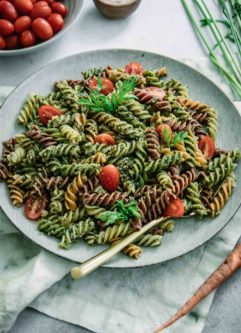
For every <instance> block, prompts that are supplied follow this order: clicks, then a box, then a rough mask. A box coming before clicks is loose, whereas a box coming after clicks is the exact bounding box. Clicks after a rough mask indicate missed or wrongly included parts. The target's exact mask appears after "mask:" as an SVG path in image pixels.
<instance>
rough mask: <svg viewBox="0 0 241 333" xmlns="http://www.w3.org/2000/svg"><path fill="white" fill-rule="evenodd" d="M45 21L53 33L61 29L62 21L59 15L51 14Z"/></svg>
mask: <svg viewBox="0 0 241 333" xmlns="http://www.w3.org/2000/svg"><path fill="white" fill-rule="evenodd" d="M47 21H48V22H49V24H50V25H51V27H52V29H53V32H54V33H56V32H59V31H60V30H62V29H63V26H64V19H63V17H62V16H61V15H60V14H57V13H53V14H51V15H50V16H49V18H48V20H47Z"/></svg>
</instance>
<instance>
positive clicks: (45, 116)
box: [38, 105, 63, 126]
mask: <svg viewBox="0 0 241 333" xmlns="http://www.w3.org/2000/svg"><path fill="white" fill-rule="evenodd" d="M62 114H63V113H62V112H61V111H60V110H58V109H56V108H55V107H53V106H51V105H42V106H41V107H40V108H39V110H38V116H39V119H40V121H41V123H42V124H43V125H44V126H47V124H48V122H49V120H51V119H52V118H53V117H55V116H61V115H62Z"/></svg>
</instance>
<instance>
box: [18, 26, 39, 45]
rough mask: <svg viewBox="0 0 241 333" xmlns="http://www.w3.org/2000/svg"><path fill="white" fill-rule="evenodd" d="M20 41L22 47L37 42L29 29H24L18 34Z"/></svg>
mask: <svg viewBox="0 0 241 333" xmlns="http://www.w3.org/2000/svg"><path fill="white" fill-rule="evenodd" d="M20 42H21V44H22V46H23V47H30V46H33V45H35V44H36V43H37V38H36V36H35V34H34V33H33V32H32V31H31V30H25V31H23V32H22V33H21V35H20Z"/></svg>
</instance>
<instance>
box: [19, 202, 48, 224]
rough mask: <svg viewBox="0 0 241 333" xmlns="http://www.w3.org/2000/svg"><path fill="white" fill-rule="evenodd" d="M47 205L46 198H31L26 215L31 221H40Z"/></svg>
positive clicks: (25, 208) (26, 204)
mask: <svg viewBox="0 0 241 333" xmlns="http://www.w3.org/2000/svg"><path fill="white" fill-rule="evenodd" d="M46 205H47V200H46V199H45V198H42V197H41V198H36V199H33V198H32V197H29V198H28V199H27V201H26V203H25V207H24V214H25V216H26V217H27V218H28V219H30V220H38V219H39V218H40V217H41V215H42V213H43V211H44V209H45V207H46Z"/></svg>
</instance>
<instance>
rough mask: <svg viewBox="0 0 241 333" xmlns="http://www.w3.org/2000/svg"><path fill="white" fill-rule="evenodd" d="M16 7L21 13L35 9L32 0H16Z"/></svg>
mask: <svg viewBox="0 0 241 333" xmlns="http://www.w3.org/2000/svg"><path fill="white" fill-rule="evenodd" d="M13 4H14V6H15V8H16V9H17V11H18V12H19V13H20V14H23V15H25V14H29V13H30V12H31V11H32V10H33V3H32V1H31V0H14V2H13Z"/></svg>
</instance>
